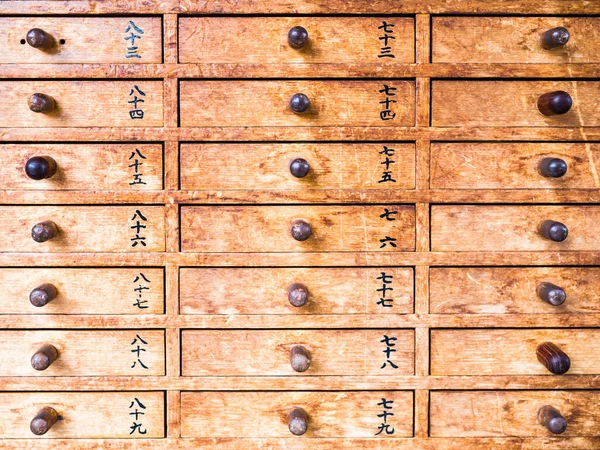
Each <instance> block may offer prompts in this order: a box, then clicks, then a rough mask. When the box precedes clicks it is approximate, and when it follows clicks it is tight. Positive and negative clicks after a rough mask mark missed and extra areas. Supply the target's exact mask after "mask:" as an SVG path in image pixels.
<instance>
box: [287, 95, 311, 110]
mask: <svg viewBox="0 0 600 450" xmlns="http://www.w3.org/2000/svg"><path fill="white" fill-rule="evenodd" d="M309 107H310V100H309V99H308V97H307V96H306V95H304V94H294V95H293V97H292V99H291V100H290V108H291V110H292V111H294V112H295V113H298V114H301V113H303V112H306V111H307V110H308V108H309Z"/></svg>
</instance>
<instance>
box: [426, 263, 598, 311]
mask: <svg viewBox="0 0 600 450" xmlns="http://www.w3.org/2000/svg"><path fill="white" fill-rule="evenodd" d="M429 280H430V282H429V290H430V296H431V298H430V301H429V304H430V312H431V313H432V314H578V313H579V314H585V313H592V314H597V313H600V305H599V304H598V301H597V300H596V297H597V294H596V292H597V289H598V286H600V268H597V267H515V268H505V267H464V268H463V267H461V268H445V267H444V268H442V267H436V268H432V269H431V271H430V278H429ZM560 302H562V303H560Z"/></svg>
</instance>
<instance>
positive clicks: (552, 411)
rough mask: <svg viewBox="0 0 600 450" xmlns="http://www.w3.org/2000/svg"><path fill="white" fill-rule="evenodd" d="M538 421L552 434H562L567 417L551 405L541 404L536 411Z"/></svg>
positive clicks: (565, 427)
mask: <svg viewBox="0 0 600 450" xmlns="http://www.w3.org/2000/svg"><path fill="white" fill-rule="evenodd" d="M538 420H539V422H540V423H541V424H542V425H544V426H545V427H546V428H548V431H550V433H552V434H562V433H564V432H565V430H566V429H567V419H565V418H564V417H563V416H562V415H561V413H560V411H559V410H558V409H556V408H555V407H553V406H550V405H546V406H542V407H541V408H540V410H539V411H538Z"/></svg>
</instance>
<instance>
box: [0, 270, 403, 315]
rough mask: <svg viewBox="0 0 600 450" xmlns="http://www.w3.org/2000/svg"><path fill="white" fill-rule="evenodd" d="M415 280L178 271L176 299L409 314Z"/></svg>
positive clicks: (280, 310)
mask: <svg viewBox="0 0 600 450" xmlns="http://www.w3.org/2000/svg"><path fill="white" fill-rule="evenodd" d="M0 274H1V272H0ZM232 280H235V285H237V286H240V287H241V288H240V289H238V290H236V292H235V295H233V296H232V295H230V288H231V282H232ZM413 280H414V275H413V269H412V268H400V267H394V268H391V267H377V268H366V267H356V268H322V267H320V268H318V269H304V268H294V269H284V268H252V269H245V268H235V269H229V268H218V269H208V268H206V269H205V268H182V269H181V270H180V272H179V283H180V284H179V286H180V287H179V291H180V292H179V298H180V307H181V313H183V314H227V315H238V314H248V315H250V314H410V313H412V312H413V310H414V296H413V293H414V282H413ZM224 298H227V299H228V300H227V302H223V299H224Z"/></svg>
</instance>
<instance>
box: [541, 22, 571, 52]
mask: <svg viewBox="0 0 600 450" xmlns="http://www.w3.org/2000/svg"><path fill="white" fill-rule="evenodd" d="M570 37H571V35H570V34H569V30H567V29H566V28H564V27H556V28H552V29H551V30H548V31H546V32H545V33H544V34H543V35H542V47H544V48H545V49H547V50H551V49H553V48H556V47H562V46H563V45H565V44H566V43H567V42H569V38H570Z"/></svg>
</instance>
